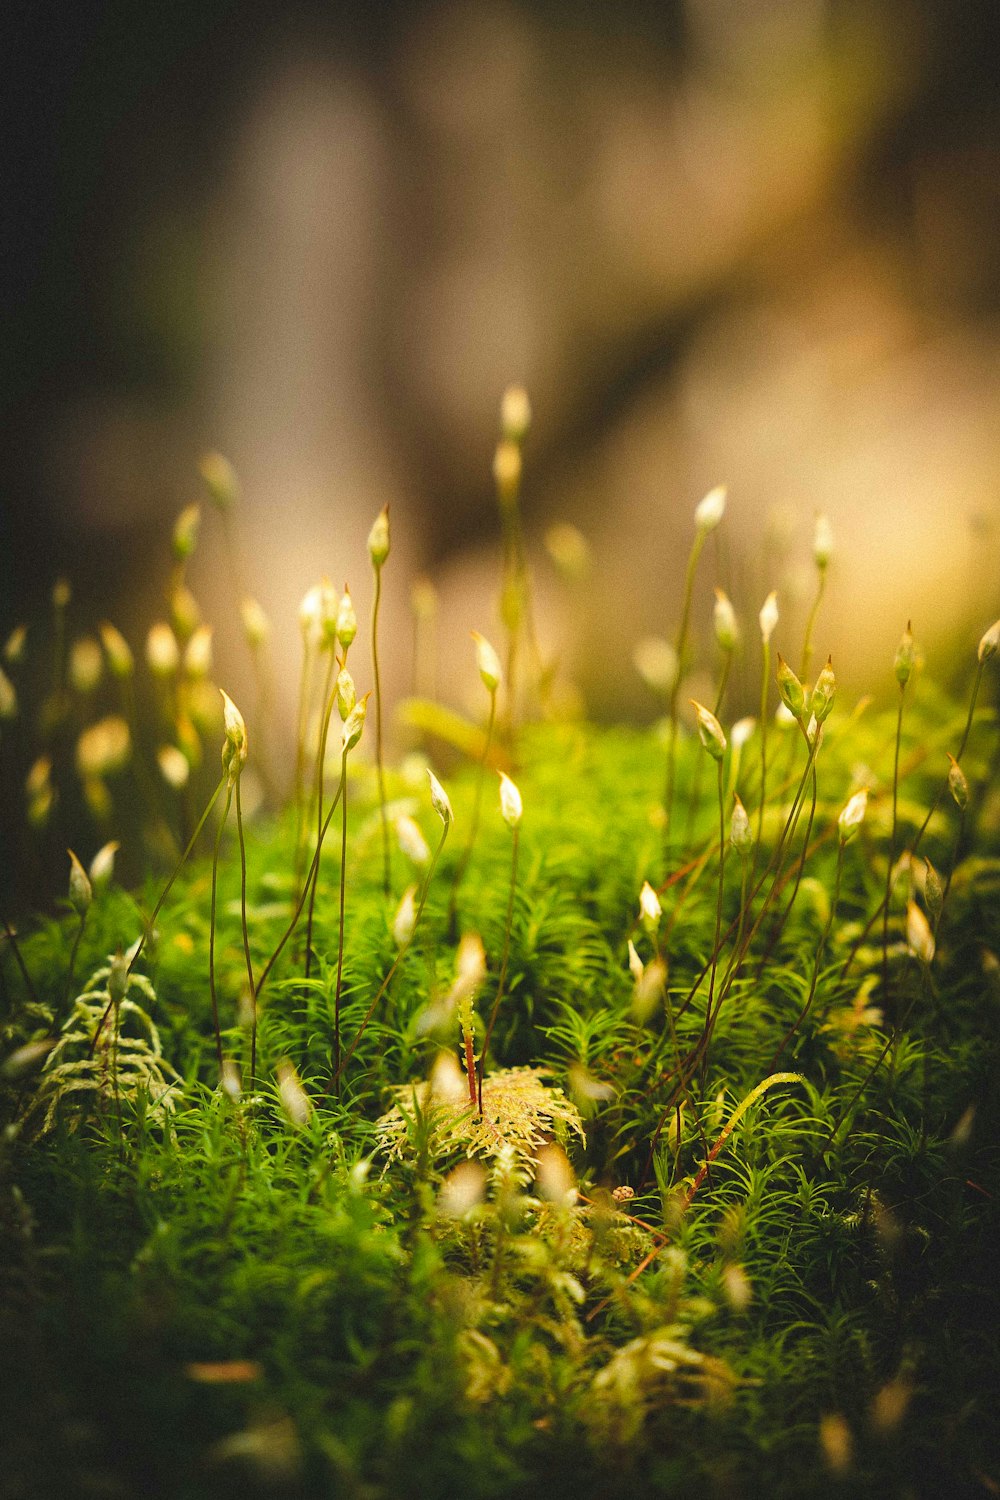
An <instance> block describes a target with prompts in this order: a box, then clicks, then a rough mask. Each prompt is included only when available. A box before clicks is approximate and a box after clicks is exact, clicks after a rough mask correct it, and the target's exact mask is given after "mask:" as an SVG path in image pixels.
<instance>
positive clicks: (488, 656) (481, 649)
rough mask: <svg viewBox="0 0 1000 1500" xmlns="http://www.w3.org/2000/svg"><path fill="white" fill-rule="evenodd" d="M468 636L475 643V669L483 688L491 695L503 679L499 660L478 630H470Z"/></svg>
mask: <svg viewBox="0 0 1000 1500" xmlns="http://www.w3.org/2000/svg"><path fill="white" fill-rule="evenodd" d="M469 634H470V635H471V636H472V639H473V640H474V641H475V643H476V667H477V668H478V670H479V675H480V677H481V678H482V681H483V687H484V688H485V689H486V691H487V692H488V693H490V694H491V695H492V694H493V693H495V692H496V690H497V688H498V687H499V686H500V681H501V678H502V677H503V672H502V670H501V667H500V658H499V656H498V655H497V654H496V652H495V651H494V649H493V647H492V646H491V645H490V643H489V641H488V640H487V639H486V637H485V636H484V635H480V634H479V631H478V630H470V631H469Z"/></svg>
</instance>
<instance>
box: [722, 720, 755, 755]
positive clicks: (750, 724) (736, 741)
mask: <svg viewBox="0 0 1000 1500" xmlns="http://www.w3.org/2000/svg"><path fill="white" fill-rule="evenodd" d="M756 728H757V720H756V719H755V718H753V717H752V716H751V715H748V716H747V717H745V718H742V719H737V720H736V723H735V724H734V725H733V726H732V728H731V729H730V731H729V743H730V744H731V745H732V747H733V749H734V750H742V749H743V746H744V745H745V744H746V742H747V740H748V739H749V738H750V736H751V735H752V734H753V732H754V730H755V729H756Z"/></svg>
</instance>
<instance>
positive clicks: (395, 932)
mask: <svg viewBox="0 0 1000 1500" xmlns="http://www.w3.org/2000/svg"><path fill="white" fill-rule="evenodd" d="M416 922H417V888H416V886H415V885H408V886H407V887H406V890H405V891H404V892H403V897H402V900H401V901H400V903H399V905H398V906H397V908H396V915H395V916H394V917H393V919H392V936H393V939H394V941H395V943H396V947H397V948H405V947H406V944H407V943H408V942H409V941H410V938H411V937H412V936H413V929H414V927H415V926H416Z"/></svg>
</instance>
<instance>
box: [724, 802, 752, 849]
mask: <svg viewBox="0 0 1000 1500" xmlns="http://www.w3.org/2000/svg"><path fill="white" fill-rule="evenodd" d="M729 842H730V843H731V844H732V846H733V848H734V849H735V850H736V852H737V854H741V855H742V854H749V852H750V846H751V845H752V843H753V834H752V833H751V831H750V817H749V815H748V813H747V810H746V808H745V807H744V806H743V803H742V802H741V801H740V799H739V797H737V796H735V795H734V797H733V815H732V818H731V819H730V821H729Z"/></svg>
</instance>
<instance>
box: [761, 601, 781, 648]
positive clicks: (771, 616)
mask: <svg viewBox="0 0 1000 1500" xmlns="http://www.w3.org/2000/svg"><path fill="white" fill-rule="evenodd" d="M757 619H758V621H759V622H760V638H761V640H762V641H763V642H764V645H765V646H766V645H767V643H768V641H769V640H770V639H771V636H772V635H773V634H774V627H775V626H776V625H777V623H778V596H777V594H776V593H775V591H774V589H772V590H771V592H770V593H769V594H768V596H767V598H766V599H765V600H764V603H763V604H762V605H761V607H760V614H759V615H758V616H757Z"/></svg>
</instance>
